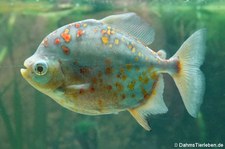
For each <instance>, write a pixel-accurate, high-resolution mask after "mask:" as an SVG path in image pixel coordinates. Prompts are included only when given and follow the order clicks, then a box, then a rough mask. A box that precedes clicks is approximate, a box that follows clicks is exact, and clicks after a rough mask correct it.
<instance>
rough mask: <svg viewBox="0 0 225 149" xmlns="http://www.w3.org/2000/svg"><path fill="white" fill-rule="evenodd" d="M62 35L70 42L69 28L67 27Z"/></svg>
mask: <svg viewBox="0 0 225 149" xmlns="http://www.w3.org/2000/svg"><path fill="white" fill-rule="evenodd" d="M61 37H62V38H63V39H64V41H65V42H70V40H71V35H70V34H69V29H65V31H64V32H63V33H62V34H61Z"/></svg>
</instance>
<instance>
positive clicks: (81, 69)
mask: <svg viewBox="0 0 225 149" xmlns="http://www.w3.org/2000/svg"><path fill="white" fill-rule="evenodd" d="M90 71H91V70H90V68H87V67H83V68H80V73H81V74H89V73H90Z"/></svg>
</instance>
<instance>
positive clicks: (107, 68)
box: [105, 67, 113, 75]
mask: <svg viewBox="0 0 225 149" xmlns="http://www.w3.org/2000/svg"><path fill="white" fill-rule="evenodd" d="M112 71H113V69H112V67H106V69H105V74H106V75H110V74H112Z"/></svg>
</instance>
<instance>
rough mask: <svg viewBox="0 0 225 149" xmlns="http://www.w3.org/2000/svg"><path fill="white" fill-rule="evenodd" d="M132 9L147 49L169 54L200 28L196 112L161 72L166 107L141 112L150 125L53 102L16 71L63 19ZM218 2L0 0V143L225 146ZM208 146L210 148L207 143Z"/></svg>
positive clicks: (95, 148)
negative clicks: (151, 33) (201, 82)
mask: <svg viewBox="0 0 225 149" xmlns="http://www.w3.org/2000/svg"><path fill="white" fill-rule="evenodd" d="M124 12H136V13H137V14H138V15H140V16H141V17H142V18H143V19H145V20H146V21H147V22H149V23H150V24H152V25H153V27H154V28H155V31H156V39H155V42H154V43H153V44H152V45H150V47H151V48H152V49H154V50H156V51H157V50H159V49H165V51H166V52H167V54H168V57H169V56H172V55H173V54H174V53H175V52H176V51H177V49H178V48H179V47H180V45H181V44H182V42H183V41H184V40H185V39H186V38H187V37H188V36H190V35H191V33H193V32H194V31H196V30H198V29H200V28H206V29H207V37H206V39H207V40H206V57H205V62H204V64H203V66H202V68H201V69H202V71H203V72H204V74H205V78H206V92H205V95H204V102H203V104H202V106H201V111H200V113H199V116H198V118H196V119H195V118H192V117H191V116H190V115H189V114H188V113H187V111H186V110H185V107H184V105H183V103H182V100H181V97H180V95H179V93H178V91H177V88H176V87H175V84H174V82H173V80H172V79H171V78H170V77H169V76H168V75H164V79H165V91H164V100H165V102H166V105H167V106H168V109H169V111H168V113H166V114H162V115H152V116H149V119H148V120H149V124H150V126H151V128H152V131H150V132H148V131H145V130H144V129H143V128H141V127H140V126H139V125H138V124H137V122H136V121H135V120H134V119H133V118H132V117H131V115H130V114H129V113H128V112H121V113H119V114H117V115H105V116H86V115H80V114H77V113H74V112H71V111H68V110H66V109H65V108H63V107H61V106H60V105H58V104H57V103H55V102H54V101H53V100H51V99H50V98H49V97H47V96H46V95H44V94H41V93H40V92H38V91H37V90H35V89H34V88H32V87H31V86H30V85H29V84H28V83H27V82H26V81H25V80H24V79H23V78H22V76H21V75H20V71H19V70H20V68H21V67H23V61H24V60H25V59H26V58H27V57H29V56H30V55H31V54H33V53H34V52H35V50H36V48H37V47H38V45H39V44H40V42H41V41H42V39H43V38H44V37H45V36H46V35H48V34H49V33H50V32H52V31H53V30H55V29H57V28H59V27H61V26H62V25H65V24H67V23H71V22H75V21H78V20H83V19H87V18H95V19H101V18H103V17H105V16H108V15H112V14H118V13H124ZM224 14H225V2H224V1H223V0H196V1H194V0H180V1H178V0H177V1H175V0H172V1H169V0H168V1H163V0H161V1H156V0H149V1H147V0H138V1H136V0H124V1H120V0H115V1H113V0H105V1H103V0H102V1H97V0H90V1H89V0H84V1H82V0H77V1H72V0H50V1H41V0H36V1H33V0H23V1H22V0H21V1H15V0H14V1H13V0H11V1H2V0H0V149H106V148H107V149H167V148H169V149H170V148H174V147H175V145H174V144H175V143H178V145H179V146H180V147H182V145H183V148H185V147H184V145H185V143H189V145H192V144H194V143H210V144H217V145H218V144H219V143H220V144H224V145H225V116H224V113H225V108H224V107H225V89H224V84H225V79H224V77H225V65H224V64H225V42H224V39H225V26H224V24H225V15H224ZM212 148H214V147H212Z"/></svg>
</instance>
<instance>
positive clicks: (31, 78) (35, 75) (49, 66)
mask: <svg viewBox="0 0 225 149" xmlns="http://www.w3.org/2000/svg"><path fill="white" fill-rule="evenodd" d="M24 66H25V68H22V69H21V70H20V71H21V74H22V76H23V78H24V79H25V80H26V81H27V82H28V83H29V84H30V85H32V86H33V87H34V88H36V89H37V90H39V91H41V92H43V93H46V94H47V93H48V92H50V91H54V90H55V89H57V88H59V87H60V86H62V85H63V83H64V75H63V72H62V69H61V65H60V61H59V60H58V59H57V57H55V56H46V55H43V54H40V53H38V52H36V53H35V54H34V55H32V56H31V57H29V58H28V59H26V60H25V61H24Z"/></svg>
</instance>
